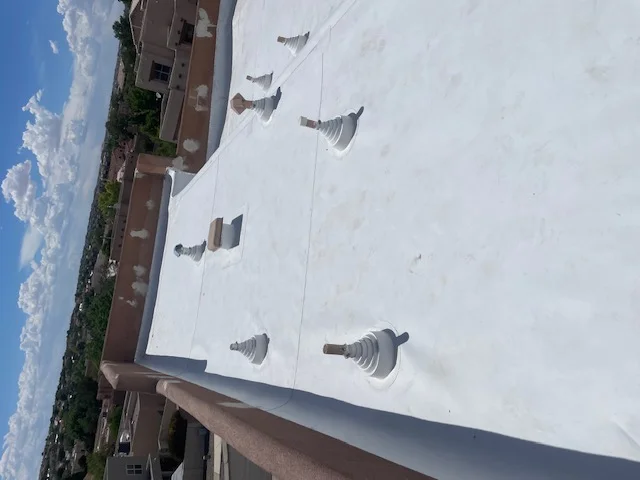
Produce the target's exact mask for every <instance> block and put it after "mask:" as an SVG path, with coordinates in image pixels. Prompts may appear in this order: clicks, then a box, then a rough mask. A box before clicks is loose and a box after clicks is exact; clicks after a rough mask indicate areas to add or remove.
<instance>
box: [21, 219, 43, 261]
mask: <svg viewBox="0 0 640 480" xmlns="http://www.w3.org/2000/svg"><path fill="white" fill-rule="evenodd" d="M43 239H44V238H43V236H42V233H40V231H39V230H37V229H35V228H33V227H32V226H29V227H27V233H25V234H24V237H23V238H22V245H20V268H22V267H24V266H25V265H27V264H28V263H30V262H31V261H32V260H33V259H34V258H35V256H36V254H37V253H38V252H39V251H40V246H41V245H42V240H43Z"/></svg>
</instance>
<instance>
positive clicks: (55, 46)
mask: <svg viewBox="0 0 640 480" xmlns="http://www.w3.org/2000/svg"><path fill="white" fill-rule="evenodd" d="M49 46H50V47H51V51H52V52H53V54H54V55H58V54H59V53H60V49H59V48H58V44H57V43H56V42H54V41H53V40H49Z"/></svg>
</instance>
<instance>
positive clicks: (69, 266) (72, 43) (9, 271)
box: [0, 0, 122, 480]
mask: <svg viewBox="0 0 640 480" xmlns="http://www.w3.org/2000/svg"><path fill="white" fill-rule="evenodd" d="M4 6H5V12H8V15H6V18H8V19H9V21H8V22H5V28H3V29H1V30H0V41H2V42H3V44H4V45H7V46H9V47H8V48H6V49H5V56H8V57H9V58H8V59H7V60H8V61H7V62H6V63H5V65H7V66H10V69H8V72H7V73H8V74H6V75H2V76H0V105H2V111H3V120H2V122H1V124H0V125H1V127H2V128H0V153H1V155H0V176H1V177H0V178H1V179H2V180H1V181H2V184H1V187H2V188H1V191H2V196H1V197H0V268H2V272H3V279H2V283H1V285H2V288H0V302H1V305H2V311H3V314H2V321H1V322H0V328H1V330H0V361H1V362H2V364H3V368H2V369H0V381H1V382H2V385H3V390H2V391H3V393H2V396H1V397H0V433H1V434H2V436H3V439H4V443H3V451H2V456H1V458H0V478H3V479H7V480H8V479H12V480H14V479H15V480H22V479H24V480H33V479H34V478H37V474H36V472H37V469H38V467H39V463H40V454H41V452H42V448H43V445H44V438H45V435H46V432H47V429H48V423H49V418H50V415H51V407H52V402H53V396H54V393H55V388H56V387H57V381H58V376H59V373H60V368H61V358H62V354H63V352H64V341H65V336H66V331H67V328H68V326H69V317H70V314H71V310H72V309H73V301H74V298H73V296H74V293H75V284H76V279H77V272H78V266H79V261H80V256H81V254H82V246H83V244H84V236H85V232H86V224H87V219H88V213H89V207H90V204H91V199H92V195H93V188H94V186H95V181H96V175H97V171H98V165H99V161H100V146H101V142H102V138H103V135H104V123H105V120H106V114H107V107H108V102H109V96H110V92H111V83H112V80H113V71H114V68H115V58H116V50H117V43H116V41H115V39H113V36H112V30H111V25H112V23H113V21H114V20H115V19H116V18H117V17H118V16H119V14H120V13H121V11H122V6H121V4H119V3H118V2H116V1H115V0H59V1H58V2H57V3H56V1H55V0H53V1H52V0H32V1H30V2H26V1H18V2H6V5H4ZM17 39H19V41H18V40H17ZM36 459H37V460H36Z"/></svg>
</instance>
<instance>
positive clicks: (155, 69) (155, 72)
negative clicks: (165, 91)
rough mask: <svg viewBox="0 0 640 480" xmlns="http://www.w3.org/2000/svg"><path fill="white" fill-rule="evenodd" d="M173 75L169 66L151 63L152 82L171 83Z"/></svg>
mask: <svg viewBox="0 0 640 480" xmlns="http://www.w3.org/2000/svg"><path fill="white" fill-rule="evenodd" d="M170 75H171V67H170V66H168V65H162V64H161V63H156V62H152V63H151V80H158V81H159V82H165V83H169V76H170Z"/></svg>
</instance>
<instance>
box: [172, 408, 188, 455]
mask: <svg viewBox="0 0 640 480" xmlns="http://www.w3.org/2000/svg"><path fill="white" fill-rule="evenodd" d="M167 441H168V443H169V452H170V453H171V455H172V456H173V457H175V458H176V459H177V460H180V461H182V460H183V459H184V444H185V442H186V441H187V420H186V419H185V418H184V417H183V416H182V415H181V414H180V411H177V412H175V413H174V414H173V416H172V417H171V420H170V422H169V436H168V439H167Z"/></svg>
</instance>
